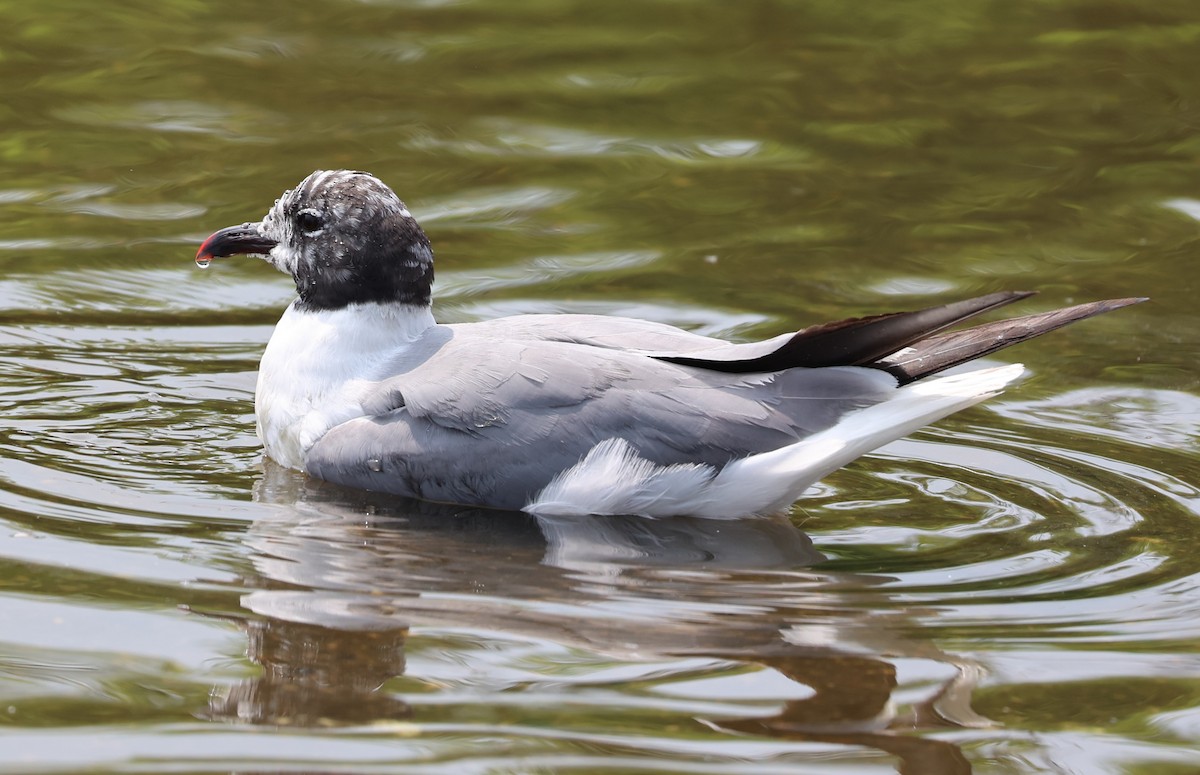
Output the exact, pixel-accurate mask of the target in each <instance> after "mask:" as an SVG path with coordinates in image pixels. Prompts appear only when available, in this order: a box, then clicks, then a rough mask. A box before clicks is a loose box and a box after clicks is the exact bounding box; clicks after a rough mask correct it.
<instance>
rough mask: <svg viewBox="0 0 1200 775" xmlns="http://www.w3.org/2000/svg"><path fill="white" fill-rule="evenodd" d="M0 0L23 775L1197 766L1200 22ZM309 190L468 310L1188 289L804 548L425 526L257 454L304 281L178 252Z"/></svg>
mask: <svg viewBox="0 0 1200 775" xmlns="http://www.w3.org/2000/svg"><path fill="white" fill-rule="evenodd" d="M4 16H5V19H6V21H5V23H4V24H3V25H0V73H3V76H2V77H3V82H4V93H5V100H4V102H3V105H2V106H0V169H2V170H3V178H2V182H0V268H2V270H3V271H2V272H0V407H2V408H3V418H4V419H3V422H0V762H3V764H2V765H0V770H3V771H5V772H76V771H92V772H166V771H170V772H179V773H183V772H195V773H202V772H204V773H207V772H364V773H365V772H394V771H401V770H405V771H414V772H447V773H461V772H479V773H483V772H589V773H590V772H614V773H615V772H689V773H691V772H714V773H717V772H720V773H777V772H778V773H783V772H787V773H792V772H813V773H817V772H821V773H825V772H847V773H873V772H897V771H899V772H904V773H930V774H933V775H940V774H943V773H955V774H957V773H965V772H971V771H975V772H981V773H1025V772H1056V773H1109V772H1130V773H1151V772H1153V773H1185V772H1194V771H1196V770H1197V769H1200V754H1197V753H1196V751H1197V748H1198V746H1200V648H1198V646H1197V644H1198V643H1200V560H1197V559H1196V557H1197V552H1196V551H1195V550H1194V546H1195V544H1196V541H1197V539H1198V538H1200V490H1197V485H1198V484H1200V476H1198V474H1200V465H1198V461H1200V452H1198V451H1197V449H1198V447H1197V442H1198V440H1200V379H1197V375H1196V369H1195V361H1196V356H1197V351H1198V349H1200V348H1198V347H1197V345H1196V342H1197V341H1200V339H1198V334H1200V324H1198V322H1197V321H1198V320H1200V319H1198V318H1197V316H1196V315H1195V314H1194V300H1193V297H1194V295H1195V293H1196V284H1197V277H1198V276H1200V272H1198V271H1197V270H1196V269H1195V268H1194V266H1195V264H1194V259H1193V254H1194V253H1195V249H1196V245H1197V234H1198V224H1197V220H1198V219H1200V186H1197V182H1198V180H1200V175H1198V170H1200V167H1197V160H1198V159H1200V141H1198V140H1197V128H1198V127H1200V110H1198V107H1197V106H1200V93H1197V89H1198V88H1200V87H1197V85H1196V79H1195V77H1194V73H1195V72H1196V71H1197V65H1200V48H1197V46H1196V45H1195V44H1196V41H1197V39H1198V38H1200V9H1197V8H1195V7H1194V5H1193V4H1190V3H1171V2H1167V3H1158V4H1155V5H1153V6H1147V5H1145V4H1141V3H1133V2H1126V1H1125V0H1110V1H1108V2H1100V0H1075V1H1073V2H1072V1H1069V0H1048V1H1047V2H1041V3H1015V4H1011V3H1010V4H1005V3H987V2H974V3H946V2H938V1H935V0H918V1H917V2H908V3H890V4H889V3H874V4H844V3H832V2H817V1H810V2H753V3H719V2H698V1H697V2H665V1H664V2H647V3H639V4H603V3H602V4H572V3H566V2H532V3H522V4H511V3H507V4H506V3H497V2H486V1H485V0H480V1H479V2H350V1H349V0H337V1H331V2H327V3H324V4H319V5H318V4H293V3H282V2H267V3H260V4H254V5H250V6H247V5H244V4H243V5H234V4H232V3H229V2H212V3H197V2H190V1H187V0H176V1H174V2H161V1H160V2H156V3H153V4H151V3H148V2H140V1H139V0H130V2H124V3H119V4H105V5H98V4H94V3H86V4H85V3H80V2H73V1H71V0H49V1H48V2H42V3H37V4H33V3H27V4H15V3H7V4H5V5H4ZM320 167H357V168H363V169H368V170H371V171H373V172H375V173H377V174H378V175H380V176H381V177H382V178H384V179H385V180H386V181H387V182H389V183H390V184H392V185H393V186H394V187H395V188H396V189H397V191H398V192H399V193H400V194H401V196H402V197H404V198H405V199H406V201H407V202H408V204H409V205H410V207H411V208H412V210H413V211H414V212H415V213H416V214H417V216H418V217H419V218H420V219H421V220H422V222H423V223H424V224H425V225H426V229H427V231H428V232H429V234H430V236H431V238H432V240H433V242H434V247H435V252H436V253H437V256H438V284H437V286H436V288H435V293H437V294H438V303H437V311H438V313H439V316H440V317H441V318H442V319H443V320H447V321H457V320H473V319H479V318H484V317H490V316H493V315H499V314H507V313H513V312H531V311H532V312H541V311H586V312H604V313H616V314H624V315H634V316H638V317H645V318H650V319H654V320H661V321H665V322H669V323H673V324H677V325H682V326H685V327H687V328H690V329H693V330H698V331H702V332H704V333H711V334H717V335H722V336H730V337H751V336H765V335H770V334H775V333H779V332H782V331H784V330H787V329H789V328H791V327H795V326H798V325H804V324H808V323H812V322H816V321H820V320H826V319H832V318H835V317H839V316H848V315H858V314H867V313H870V312H876V311H886V310H896V309H905V308H913V307H917V306H920V305H923V304H932V303H937V302H941V301H946V300H949V299H953V298H958V297H963V296H967V295H970V294H972V293H979V292H985V291H991V290H1000V289H1013V288H1029V289H1033V290H1038V291H1041V293H1042V296H1041V297H1040V298H1039V299H1035V300H1033V302H1032V303H1031V304H1027V305H1026V307H1027V308H1032V309H1038V308H1049V307H1050V306H1054V305H1061V304H1066V303H1070V302H1074V301H1083V300H1088V299H1095V298H1102V297H1107V296H1127V295H1131V294H1138V295H1149V296H1152V297H1153V298H1154V301H1153V302H1152V303H1151V304H1148V305H1141V306H1139V307H1137V308H1133V309H1127V310H1122V311H1120V312H1117V313H1114V314H1112V315H1109V316H1105V317H1103V318H1099V319H1096V320H1092V321H1088V322H1086V323H1083V324H1080V325H1078V326H1075V327H1073V328H1071V329H1068V330H1064V331H1061V332H1057V333H1055V334H1053V335H1051V336H1048V337H1045V338H1043V339H1040V340H1038V341H1036V342H1031V343H1027V344H1025V345H1022V346H1021V347H1020V348H1019V351H1013V355H1012V356H1011V357H1010V356H1008V355H1007V354H1006V355H1005V357H1006V358H1008V359H1010V360H1011V359H1013V358H1018V357H1019V358H1020V359H1021V360H1023V361H1024V362H1026V363H1027V364H1028V365H1029V366H1030V367H1031V369H1032V371H1033V374H1034V376H1033V377H1032V378H1031V379H1029V380H1027V381H1026V382H1025V383H1023V384H1022V385H1020V386H1018V387H1017V388H1015V389H1013V390H1011V391H1010V392H1009V393H1008V394H1007V395H1006V396H1003V397H1001V398H999V399H996V400H993V401H991V402H989V404H987V405H985V406H984V407H981V408H979V409H976V410H972V411H970V412H967V413H964V414H961V415H959V416H956V417H954V418H952V419H950V420H948V421H946V422H943V423H941V424H939V425H938V426H937V427H935V428H932V429H928V430H926V431H923V432H921V433H919V434H917V435H916V436H914V437H913V438H911V439H907V440H904V441H901V442H898V443H896V444H893V445H891V446H889V447H887V448H886V449H884V450H882V451H881V452H880V453H878V454H876V455H873V456H870V457H868V458H866V459H864V460H862V461H860V462H859V463H857V464H855V465H853V466H851V467H850V468H848V469H845V470H843V471H840V472H838V473H836V474H834V475H833V476H831V477H829V478H828V479H827V480H826V481H824V482H823V483H821V484H820V485H819V486H818V487H817V488H815V489H814V491H813V492H812V493H810V496H809V497H808V498H806V499H805V500H803V501H801V502H800V503H799V504H798V505H797V506H796V508H795V509H794V510H793V512H792V515H791V519H790V521H787V522H772V521H743V522H735V523H727V522H706V521H703V520H682V519H681V520H662V521H649V520H640V519H604V520H551V519H534V518H532V517H526V516H522V515H503V514H495V513H486V512H473V511H470V510H464V509H447V508H445V507H435V506H430V505H428V504H420V503H409V502H399V501H397V500H395V499H382V498H376V497H373V496H369V495H366V494H363V493H355V492H350V491H344V490H338V489H336V488H333V487H329V486H326V485H322V484H320V483H317V482H313V481H306V480H305V479H304V478H303V477H301V476H299V475H297V474H295V473H293V472H289V471H285V470H281V469H279V468H277V467H275V466H273V465H271V464H270V463H269V462H268V461H264V460H263V459H262V457H261V453H260V449H259V445H258V442H257V439H256V438H255V437H254V432H253V425H254V422H253V385H254V379H255V369H256V366H257V361H258V357H259V354H260V353H261V351H262V347H263V345H264V343H265V342H266V340H267V338H268V337H269V335H270V331H271V327H272V326H273V324H274V322H275V320H276V319H277V317H278V315H279V312H280V310H281V309H282V307H283V306H284V305H285V304H286V303H287V302H288V300H289V299H290V296H291V293H290V289H289V284H288V281H287V280H286V278H283V277H281V276H279V275H277V274H275V273H273V272H272V271H271V270H270V269H269V268H268V267H266V266H264V265H262V264H261V263H259V262H254V261H251V260H243V261H226V262H219V263H218V264H216V265H214V267H213V268H211V269H210V270H209V271H207V272H201V271H199V270H197V269H196V268H195V267H194V265H193V264H192V261H191V257H192V255H193V254H194V252H195V247H196V245H197V244H198V242H199V240H200V239H202V238H203V237H204V236H205V235H207V234H208V233H209V232H211V231H212V230H214V229H216V228H218V227H221V226H225V225H228V224H232V223H238V222H241V221H244V220H248V219H252V218H257V217H259V216H260V215H261V214H262V212H264V211H265V209H266V208H267V207H268V206H269V205H270V203H271V202H272V201H273V199H274V197H276V196H277V195H278V194H279V193H280V192H281V191H283V190H284V189H285V188H287V187H289V186H291V185H292V184H294V183H295V182H296V181H298V180H299V179H300V178H301V177H303V176H304V175H305V174H307V173H308V172H309V171H311V170H312V169H315V168H320Z"/></svg>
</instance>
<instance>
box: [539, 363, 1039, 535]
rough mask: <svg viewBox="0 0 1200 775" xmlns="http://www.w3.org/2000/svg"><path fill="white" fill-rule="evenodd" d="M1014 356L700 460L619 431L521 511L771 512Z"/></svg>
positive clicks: (977, 394)
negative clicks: (642, 449) (769, 447)
mask: <svg viewBox="0 0 1200 775" xmlns="http://www.w3.org/2000/svg"><path fill="white" fill-rule="evenodd" d="M1024 371H1025V367H1024V366H1022V365H1021V364H1012V365H1008V366H999V367H996V368H988V369H979V370H976V371H969V372H966V373H963V374H954V375H951V376H944V377H938V378H935V379H929V380H924V381H921V382H917V383H914V384H912V385H907V386H905V387H902V388H900V389H898V390H897V391H896V393H895V395H894V396H893V397H892V398H890V399H888V400H887V401H884V402H883V403H880V404H876V405H874V406H870V407H866V408H864V409H860V410H858V411H856V412H853V413H851V414H848V415H846V417H845V418H844V419H842V421H841V422H839V423H838V424H837V425H835V426H834V427H832V428H829V429H828V430H825V431H822V432H820V433H817V434H814V435H813V436H810V437H808V438H807V439H804V440H803V441H799V442H797V443H795V444H791V445H789V446H786V447H782V448H780V449H777V450H774V451H772V452H765V453H763V454H760V455H753V456H751V457H748V458H743V459H741V460H737V461H735V462H733V463H730V464H729V465H727V466H725V467H724V468H722V469H721V470H720V471H718V470H716V469H714V468H713V467H711V466H707V465H698V464H690V465H673V466H659V465H655V464H654V463H651V462H649V461H647V460H645V459H643V458H641V457H639V456H638V455H637V452H636V451H635V450H634V449H633V448H632V447H631V446H630V445H629V444H628V443H627V442H626V441H624V440H623V439H608V440H606V441H603V442H601V443H600V444H597V445H596V446H595V447H594V448H593V449H592V450H591V451H590V452H589V453H588V454H587V455H586V456H585V457H584V458H583V459H582V460H581V461H580V462H579V463H577V464H576V465H575V466H573V467H571V468H569V469H567V470H566V471H563V472H562V473H560V474H559V475H558V476H556V477H555V478H554V480H553V481H552V482H551V483H550V484H549V485H547V486H546V487H545V488H544V489H543V490H542V491H541V492H540V493H538V494H537V495H536V496H535V497H534V498H533V499H532V500H531V501H530V502H529V504H528V505H527V506H526V507H525V511H528V512H530V513H532V514H540V515H550V514H556V515H564V516H565V515H585V514H640V515H642V516H648V517H668V516H681V515H690V516H696V517H708V518H710V519H732V518H737V517H744V516H752V515H763V514H774V513H778V512H780V511H783V510H784V509H786V508H788V507H789V506H790V505H791V504H792V503H793V502H794V501H795V500H797V499H798V498H799V497H800V496H801V495H802V494H803V493H804V491H805V490H807V489H808V488H809V487H810V486H812V485H813V484H814V483H815V482H817V481H818V480H819V479H821V478H822V477H823V476H825V475H826V474H829V473H831V472H833V471H835V470H837V469H838V468H841V467H842V466H844V465H846V464H847V463H849V462H850V461H852V460H854V459H856V458H858V457H860V456H861V455H863V454H865V453H867V452H870V451H871V450H873V449H876V448H877V447H880V446H882V445H884V444H886V443H888V442H890V441H894V440H896V439H898V438H901V437H903V436H907V435H908V434H910V433H912V432H913V431H915V430H917V429H918V428H920V427H922V426H924V425H928V424H929V423H932V422H935V421H937V420H940V419H941V418H943V417H945V416H947V415H949V414H952V413H953V412H957V411H958V410H960V409H965V408H966V407H968V406H971V405H972V404H976V403H978V402H980V401H982V400H984V399H986V398H988V397H990V396H993V395H995V394H996V393H999V392H1000V391H1001V390H1003V389H1004V388H1005V387H1006V386H1007V385H1008V384H1010V383H1011V382H1013V381H1014V380H1016V379H1017V378H1018V377H1020V376H1021V375H1022V374H1023V373H1024Z"/></svg>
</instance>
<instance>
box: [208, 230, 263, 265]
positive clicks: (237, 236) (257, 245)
mask: <svg viewBox="0 0 1200 775" xmlns="http://www.w3.org/2000/svg"><path fill="white" fill-rule="evenodd" d="M277 244H278V243H277V242H276V241H275V240H273V239H270V238H269V237H264V236H263V235H261V234H259V233H258V224H257V223H242V224H238V225H237V226H229V227H226V228H224V229H221V230H220V231H218V232H216V233H215V234H213V235H212V236H210V237H209V238H208V239H206V240H204V242H203V243H202V244H201V245H200V249H199V250H197V251H196V263H197V264H199V265H200V266H207V265H208V263H209V262H210V261H212V260H213V259H214V258H225V257H226V256H236V255H244V254H253V255H266V254H267V253H270V252H271V248H273V247H275V246H276V245H277Z"/></svg>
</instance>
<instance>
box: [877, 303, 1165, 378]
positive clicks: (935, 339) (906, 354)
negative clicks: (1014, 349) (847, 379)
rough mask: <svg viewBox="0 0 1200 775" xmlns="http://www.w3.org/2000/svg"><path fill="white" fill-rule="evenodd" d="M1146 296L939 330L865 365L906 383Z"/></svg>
mask: <svg viewBox="0 0 1200 775" xmlns="http://www.w3.org/2000/svg"><path fill="white" fill-rule="evenodd" d="M1149 300H1150V299H1149V297H1148V296H1131V297H1128V298H1124V299H1104V300H1102V301H1092V302H1087V303H1086V304H1076V305H1074V306H1071V307H1063V308H1062V309H1055V310H1050V311H1049V312H1038V313H1035V314H1033V315H1025V316H1024V317H1019V318H1009V319H1008V320H998V321H996V322H994V323H984V324H983V325H980V326H974V327H972V328H968V329H965V330H962V331H947V332H944V333H938V334H934V335H933V336H930V337H928V338H926V339H922V340H921V341H919V342H917V343H915V344H913V345H910V346H909V347H908V348H906V349H904V350H901V351H900V352H897V353H893V354H891V355H888V356H887V357H885V358H880V359H879V360H878V361H876V362H874V363H871V364H868V365H870V366H871V367H873V368H877V369H882V370H883V371H886V372H888V373H890V374H892V375H893V376H894V377H896V378H897V379H898V380H900V383H901V384H907V383H910V382H915V381H917V380H919V379H922V378H924V377H928V376H929V375H931V374H936V373H937V372H939V371H943V370H945V369H949V368H952V367H954V366H958V365H959V364H963V363H966V362H968V361H973V360H975V359H976V358H982V357H983V356H985V355H990V354H991V353H994V352H996V351H998V350H1003V349H1004V348H1006V347H1010V346H1012V345H1014V344H1018V343H1020V342H1024V341H1028V340H1029V339H1033V338H1034V337H1037V336H1041V335H1042V334H1045V333H1049V332H1050V331H1054V330H1055V329H1058V328H1062V327H1063V326H1066V325H1070V324H1071V323H1077V322H1079V321H1080V320H1086V319H1087V318H1090V317H1095V316H1096V315H1102V314H1104V313H1105V312H1112V311H1113V310H1117V309H1121V308H1122V307H1129V306H1132V305H1134V304H1141V303H1142V302H1144V301H1149Z"/></svg>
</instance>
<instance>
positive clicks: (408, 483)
mask: <svg viewBox="0 0 1200 775" xmlns="http://www.w3.org/2000/svg"><path fill="white" fill-rule="evenodd" d="M490 328H491V327H490V326H484V327H482V328H475V327H473V326H464V327H456V328H450V327H445V328H443V329H441V331H440V333H439V341H438V342H437V345H436V346H434V347H431V348H430V349H429V351H428V352H426V353H424V354H422V355H421V356H420V357H419V359H418V360H417V361H416V362H411V363H405V364H404V365H403V367H401V368H403V369H404V371H403V372H402V373H397V374H396V376H394V377H391V378H389V379H387V380H385V381H384V382H381V383H380V384H379V385H378V387H377V388H376V389H375V390H374V391H373V393H372V395H371V396H369V397H368V400H367V402H366V405H367V406H368V407H370V410H371V416H369V417H363V418H359V419H356V420H352V421H350V422H347V423H344V424H342V425H339V426H337V427H335V428H333V429H331V430H330V431H329V432H328V433H327V434H326V435H325V436H324V437H323V438H322V439H321V440H320V441H318V442H317V444H316V445H314V446H313V448H312V449H311V450H310V452H309V454H308V457H307V459H306V464H305V467H306V469H307V470H308V472H309V473H310V474H312V475H314V476H317V477H319V478H322V479H327V480H331V481H335V482H339V483H342V484H346V485H350V486H354V487H359V488H364V489H371V490H381V491H387V492H394V493H397V494H403V495H410V496H415V497H420V498H425V499H428V500H439V501H449V502H455V503H489V504H493V505H499V506H502V507H507V508H514V509H515V508H521V507H522V506H524V505H525V504H526V503H528V501H529V498H530V496H532V495H533V494H535V493H536V492H538V491H539V490H541V489H542V488H543V487H545V486H546V484H548V483H549V482H550V480H551V479H552V478H553V477H554V475H555V474H557V473H559V472H560V471H562V470H564V469H566V468H569V467H570V466H572V465H574V464H575V463H577V462H579V460H580V459H581V458H582V457H583V456H584V455H585V454H586V453H587V452H588V450H590V449H591V448H592V447H593V446H595V445H596V444H598V443H599V442H601V441H604V440H606V439H610V438H622V439H625V440H626V441H628V442H629V443H630V444H631V445H632V446H633V448H634V449H636V450H637V451H638V453H639V454H640V455H641V456H642V457H644V458H646V459H648V460H650V461H652V462H655V463H658V464H660V465H669V464H674V463H695V462H700V463H707V464H709V465H712V466H714V467H718V468H719V467H720V466H723V465H725V464H726V463H728V462H729V461H730V460H733V459H736V458H739V457H744V456H746V455H749V454H754V453H756V452H763V451H766V450H770V449H776V448H778V447H781V446H784V445H786V444H789V443H792V442H794V441H796V440H797V439H798V438H801V437H803V436H805V435H808V434H810V433H813V432H815V431H818V430H822V429H824V428H826V427H829V426H830V425H832V424H834V423H835V422H836V421H837V419H838V418H840V417H841V416H843V415H844V414H845V413H846V412H847V411H850V410H852V409H854V408H858V407H861V406H864V405H867V404H870V403H875V402H877V401H879V400H881V399H882V398H883V397H884V396H885V395H886V394H887V393H889V392H890V391H891V390H893V389H894V387H895V384H896V381H895V379H894V378H893V377H891V376H889V375H887V374H884V373H882V372H879V371H874V370H869V369H859V368H827V369H794V370H790V371H787V372H783V373H778V374H754V375H748V374H728V373H721V372H715V371H709V370H704V369H696V368H692V367H689V366H681V365H677V364H672V363H667V362H664V361H661V360H657V359H655V358H651V357H647V356H645V355H641V354H638V353H633V352H628V351H625V350H620V349H605V348H603V347H598V346H592V345H589V344H578V343H575V342H572V341H545V340H540V339H536V338H532V337H531V338H529V339H526V340H522V339H520V338H517V339H512V338H501V339H493V338H492V336H493V335H495V333H496V332H495V331H492V330H488V329H490ZM559 331H562V328H559ZM600 333H603V332H600ZM681 333H682V332H681Z"/></svg>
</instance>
